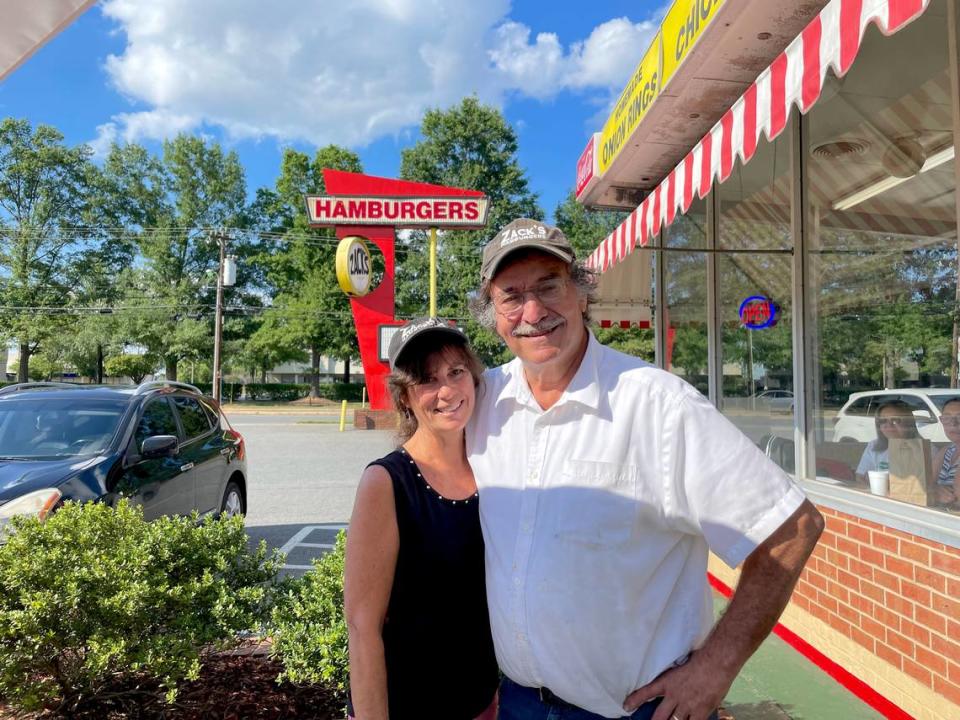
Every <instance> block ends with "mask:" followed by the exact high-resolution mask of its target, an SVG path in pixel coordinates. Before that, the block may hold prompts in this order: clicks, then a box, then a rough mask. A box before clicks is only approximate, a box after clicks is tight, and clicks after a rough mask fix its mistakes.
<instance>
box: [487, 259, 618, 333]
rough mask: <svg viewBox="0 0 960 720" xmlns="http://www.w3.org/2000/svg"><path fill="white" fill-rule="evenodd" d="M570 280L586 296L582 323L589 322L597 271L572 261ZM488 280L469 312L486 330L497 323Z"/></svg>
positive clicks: (569, 267) (594, 295)
mask: <svg viewBox="0 0 960 720" xmlns="http://www.w3.org/2000/svg"><path fill="white" fill-rule="evenodd" d="M567 271H568V272H569V273H570V280H571V281H572V282H573V284H574V286H575V287H576V288H577V292H578V293H579V294H580V297H582V298H586V300H587V307H586V308H585V309H584V311H583V324H584V325H589V324H590V307H591V306H592V305H593V304H594V303H596V302H597V300H598V297H597V280H598V276H599V273H597V272H596V271H595V270H591V269H590V268H588V267H587V266H586V265H585V264H584V263H582V262H579V261H576V260H575V261H574V262H572V263H570V265H569V266H568V267H567ZM490 282H491V281H490V280H487V281H486V282H484V283H483V284H482V285H481V286H480V289H479V290H478V291H477V294H476V297H474V298H473V299H472V300H471V301H470V313H471V314H472V315H473V318H474V319H475V320H476V321H477V322H478V323H479V324H480V325H482V326H483V327H485V328H487V329H488V330H494V329H495V328H496V325H497V311H496V309H495V308H494V307H493V298H492V297H491V295H490Z"/></svg>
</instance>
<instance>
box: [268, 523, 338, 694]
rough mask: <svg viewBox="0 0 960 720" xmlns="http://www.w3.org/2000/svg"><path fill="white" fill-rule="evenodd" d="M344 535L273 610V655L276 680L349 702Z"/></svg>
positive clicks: (289, 590) (316, 561) (314, 563)
mask: <svg viewBox="0 0 960 720" xmlns="http://www.w3.org/2000/svg"><path fill="white" fill-rule="evenodd" d="M345 544H346V534H345V533H343V532H341V533H340V534H339V535H338V536H337V542H336V545H335V546H334V548H333V550H331V551H330V552H329V553H327V554H326V555H324V556H323V557H321V558H318V559H316V560H314V561H313V569H312V570H308V571H307V572H306V573H304V575H303V577H302V578H300V579H299V580H298V581H296V582H295V583H294V584H292V585H291V587H290V588H289V589H288V590H287V592H286V594H285V596H284V598H283V599H282V600H280V601H278V602H277V605H276V606H275V607H274V609H273V616H272V621H273V622H272V630H273V650H272V652H273V655H274V656H275V657H277V658H279V660H280V662H281V663H282V664H283V672H282V673H281V674H280V676H279V678H278V680H289V681H290V682H294V683H315V684H322V685H325V686H326V687H328V688H330V689H331V690H332V691H334V692H336V693H337V694H338V695H339V698H340V700H342V701H343V702H346V694H347V683H348V681H349V679H350V659H349V653H348V651H347V623H346V620H345V619H344V616H343V558H344V546H345Z"/></svg>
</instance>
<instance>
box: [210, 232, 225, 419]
mask: <svg viewBox="0 0 960 720" xmlns="http://www.w3.org/2000/svg"><path fill="white" fill-rule="evenodd" d="M216 239H217V244H218V245H219V246H220V262H219V263H217V309H216V318H215V319H214V330H213V399H214V400H216V401H217V402H220V383H221V380H220V362H221V357H220V354H221V348H220V346H221V344H222V343H223V261H224V258H225V257H226V253H227V236H226V235H224V234H223V233H222V232H221V233H217V235H216Z"/></svg>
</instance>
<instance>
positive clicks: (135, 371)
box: [103, 354, 157, 385]
mask: <svg viewBox="0 0 960 720" xmlns="http://www.w3.org/2000/svg"><path fill="white" fill-rule="evenodd" d="M103 367H104V369H105V370H106V371H107V374H108V375H110V376H111V377H128V378H130V379H131V380H133V382H134V383H136V384H137V385H139V384H140V383H141V382H143V378H144V377H146V376H147V375H149V374H150V373H152V372H153V371H154V370H156V368H157V361H156V360H155V359H154V358H152V357H150V356H149V355H130V354H124V355H114V356H112V357H108V358H107V359H106V361H104V363H103Z"/></svg>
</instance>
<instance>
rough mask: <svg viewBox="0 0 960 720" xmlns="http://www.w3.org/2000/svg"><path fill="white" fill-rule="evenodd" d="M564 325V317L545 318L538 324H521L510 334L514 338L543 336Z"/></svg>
mask: <svg viewBox="0 0 960 720" xmlns="http://www.w3.org/2000/svg"><path fill="white" fill-rule="evenodd" d="M561 325H563V318H562V317H559V316H558V317H552V318H544V319H543V320H541V321H540V322H538V323H528V322H521V323H520V324H519V325H517V326H516V327H515V328H514V329H513V330H512V331H511V332H510V334H511V335H513V336H514V337H530V336H531V335H543V334H544V333H548V332H550V331H551V330H553V329H554V328H556V327H559V326H561Z"/></svg>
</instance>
